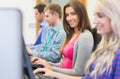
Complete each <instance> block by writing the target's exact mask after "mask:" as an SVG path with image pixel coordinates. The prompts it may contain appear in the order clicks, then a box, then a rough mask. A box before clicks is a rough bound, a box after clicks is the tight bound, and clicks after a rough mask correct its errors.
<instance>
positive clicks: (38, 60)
mask: <svg viewBox="0 0 120 79" xmlns="http://www.w3.org/2000/svg"><path fill="white" fill-rule="evenodd" d="M31 62H33V64H38V65H43V66H44V67H45V68H47V69H50V70H52V66H51V65H50V64H49V63H48V62H47V61H46V60H44V59H41V58H38V57H32V58H31Z"/></svg>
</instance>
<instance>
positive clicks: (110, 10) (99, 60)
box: [86, 0, 120, 78]
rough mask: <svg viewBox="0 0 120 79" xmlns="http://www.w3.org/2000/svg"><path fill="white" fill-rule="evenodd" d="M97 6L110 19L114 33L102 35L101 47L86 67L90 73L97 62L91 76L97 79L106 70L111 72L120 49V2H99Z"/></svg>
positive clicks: (98, 0)
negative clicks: (117, 51) (92, 65)
mask: <svg viewBox="0 0 120 79" xmlns="http://www.w3.org/2000/svg"><path fill="white" fill-rule="evenodd" d="M96 5H97V8H99V9H100V10H101V12H103V13H104V14H105V15H106V16H108V17H109V18H110V20H111V27H112V31H113V33H112V34H111V35H107V34H106V35H102V40H101V42H100V44H99V47H98V48H97V49H96V51H94V52H93V54H92V56H91V58H90V60H89V61H88V63H87V65H86V71H89V69H90V67H91V64H92V63H93V62H95V64H96V66H95V68H94V70H93V71H92V72H91V76H95V78H96V77H97V75H101V74H103V72H105V71H106V70H107V71H108V70H110V71H111V69H112V62H113V59H114V56H115V52H116V50H118V49H119V48H120V31H119V29H120V22H119V21H120V9H119V5H120V0H97V1H96ZM98 56H99V57H98Z"/></svg>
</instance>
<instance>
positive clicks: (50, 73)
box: [33, 68, 55, 76]
mask: <svg viewBox="0 0 120 79" xmlns="http://www.w3.org/2000/svg"><path fill="white" fill-rule="evenodd" d="M40 72H44V73H45V74H44V75H45V76H52V75H53V74H55V72H54V71H52V70H49V69H47V68H37V69H35V70H34V71H33V73H34V74H37V73H40Z"/></svg>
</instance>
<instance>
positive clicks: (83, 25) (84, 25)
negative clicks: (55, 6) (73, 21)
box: [61, 0, 91, 51]
mask: <svg viewBox="0 0 120 79" xmlns="http://www.w3.org/2000/svg"><path fill="white" fill-rule="evenodd" d="M67 7H72V8H73V9H74V11H75V12H76V14H77V15H78V17H79V19H80V20H79V24H78V30H79V31H81V32H83V31H84V30H85V29H88V30H90V31H91V25H90V21H89V18H88V14H87V11H86V8H85V6H84V5H83V4H82V3H81V2H80V1H78V0H71V1H70V2H68V3H67V4H66V5H65V6H64V9H63V14H64V15H63V26H64V30H65V32H66V39H65V41H64V43H63V45H62V47H61V51H62V49H63V48H64V46H65V45H66V44H67V43H68V42H69V41H70V39H71V38H72V35H73V34H74V28H71V27H70V25H69V24H68V22H67V20H66V15H65V10H66V8H67Z"/></svg>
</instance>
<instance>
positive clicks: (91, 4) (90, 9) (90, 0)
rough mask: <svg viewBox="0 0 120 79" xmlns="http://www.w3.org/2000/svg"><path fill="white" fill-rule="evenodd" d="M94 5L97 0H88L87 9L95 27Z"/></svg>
mask: <svg viewBox="0 0 120 79" xmlns="http://www.w3.org/2000/svg"><path fill="white" fill-rule="evenodd" d="M94 5H95V0H87V11H88V16H89V19H90V21H91V25H92V27H95V26H94V24H93V18H94V16H93V15H94Z"/></svg>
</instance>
